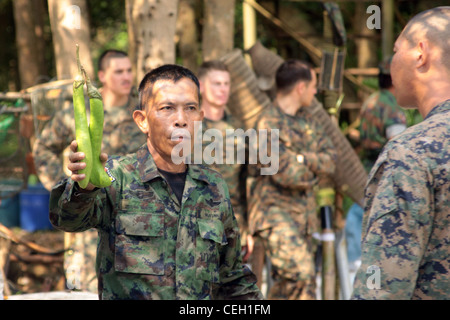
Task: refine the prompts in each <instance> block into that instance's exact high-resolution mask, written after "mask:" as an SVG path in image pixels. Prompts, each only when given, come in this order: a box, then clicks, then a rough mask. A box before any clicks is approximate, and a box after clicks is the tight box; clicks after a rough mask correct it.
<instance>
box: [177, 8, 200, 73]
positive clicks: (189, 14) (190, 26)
mask: <svg viewBox="0 0 450 320" xmlns="http://www.w3.org/2000/svg"><path fill="white" fill-rule="evenodd" d="M196 2H197V0H180V3H179V4H178V19H177V31H176V33H177V38H178V48H179V54H180V58H181V60H182V63H183V65H184V66H185V67H186V68H188V69H190V70H192V71H193V72H196V71H197V64H198V62H197V59H198V56H197V55H198V47H199V46H198V42H197V25H196V18H195V6H196Z"/></svg>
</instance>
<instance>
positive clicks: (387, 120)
mask: <svg viewBox="0 0 450 320" xmlns="http://www.w3.org/2000/svg"><path fill="white" fill-rule="evenodd" d="M391 60H392V57H389V58H387V59H385V60H384V61H383V62H381V63H380V65H379V70H380V72H379V75H378V84H379V88H380V90H379V91H377V92H375V93H373V94H372V95H370V97H369V98H368V99H367V100H366V101H365V102H364V104H363V106H362V108H361V113H360V118H361V123H360V127H359V131H360V141H361V147H362V149H363V156H362V160H363V163H364V165H365V167H366V169H368V171H370V169H371V168H372V166H373V165H374V163H375V161H376V160H377V158H378V155H379V154H380V152H381V149H382V148H383V147H384V145H385V144H386V142H387V141H388V140H389V139H391V138H392V137H394V136H395V135H397V134H399V133H400V132H402V131H403V130H405V129H406V115H405V112H404V111H403V109H402V108H401V107H400V106H399V105H398V103H397V100H396V99H395V97H394V94H393V93H394V90H395V88H394V87H393V86H392V78H391V75H390V65H391Z"/></svg>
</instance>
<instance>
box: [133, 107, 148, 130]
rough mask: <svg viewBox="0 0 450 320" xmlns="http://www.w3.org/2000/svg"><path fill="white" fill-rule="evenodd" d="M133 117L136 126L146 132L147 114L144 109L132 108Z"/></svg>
mask: <svg viewBox="0 0 450 320" xmlns="http://www.w3.org/2000/svg"><path fill="white" fill-rule="evenodd" d="M133 119H134V122H136V124H137V126H138V127H139V129H141V131H142V132H143V133H145V134H147V133H148V121H147V114H146V113H145V111H144V110H134V112H133Z"/></svg>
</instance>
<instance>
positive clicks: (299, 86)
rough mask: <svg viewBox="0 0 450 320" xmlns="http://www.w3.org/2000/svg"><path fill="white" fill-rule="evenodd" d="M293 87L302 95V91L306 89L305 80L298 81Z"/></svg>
mask: <svg viewBox="0 0 450 320" xmlns="http://www.w3.org/2000/svg"><path fill="white" fill-rule="evenodd" d="M295 88H296V90H297V93H298V94H299V95H300V96H301V95H303V92H305V89H306V82H305V81H300V82H298V83H297V85H296V86H295Z"/></svg>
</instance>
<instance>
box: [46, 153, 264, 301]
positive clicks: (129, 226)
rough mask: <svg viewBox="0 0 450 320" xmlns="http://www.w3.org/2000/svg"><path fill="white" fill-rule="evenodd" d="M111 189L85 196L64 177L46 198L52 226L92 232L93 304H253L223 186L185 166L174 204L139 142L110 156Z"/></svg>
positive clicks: (200, 169) (251, 279)
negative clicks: (96, 300)
mask: <svg viewBox="0 0 450 320" xmlns="http://www.w3.org/2000/svg"><path fill="white" fill-rule="evenodd" d="M106 167H107V168H108V170H109V173H110V176H111V177H112V180H113V182H112V185H111V186H110V187H108V188H105V189H96V190H94V191H92V192H88V193H80V192H78V191H77V186H78V184H75V185H74V183H73V182H72V180H71V179H67V180H65V181H63V182H61V183H60V184H58V185H57V186H56V187H55V188H54V189H53V191H52V193H51V197H50V220H51V222H52V223H53V224H54V225H55V227H57V228H60V229H62V230H65V231H71V232H77V231H84V230H87V229H89V228H97V230H98V231H99V238H100V241H99V247H98V255H97V271H98V279H99V297H100V299H105V300H110V299H196V300H198V299H222V298H223V299H225V298H227V299H260V298H261V297H262V295H261V292H260V291H259V289H258V287H257V286H256V277H255V275H254V274H253V273H252V272H251V271H250V270H249V269H248V268H247V267H245V266H244V265H243V264H242V260H241V257H240V239H239V229H238V226H237V222H236V219H235V218H234V215H233V211H232V208H231V204H230V200H229V194H228V189H227V186H226V183H225V182H224V180H223V179H222V178H221V176H220V174H218V173H217V172H216V171H213V170H211V169H208V168H207V167H204V166H201V165H189V166H188V171H187V175H186V184H185V188H184V192H183V196H182V203H181V204H180V203H179V202H178V199H177V197H176V196H175V194H174V193H173V192H172V191H171V190H170V187H169V185H168V183H167V182H166V180H165V178H164V177H163V176H162V175H161V174H160V173H159V171H158V169H157V167H156V164H155V162H154V160H153V157H152V156H151V154H150V152H149V151H148V148H147V146H146V145H144V146H143V147H142V148H140V149H139V150H138V151H137V152H136V153H134V154H130V155H128V156H124V157H113V158H111V159H109V160H108V162H107V166H106Z"/></svg>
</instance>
